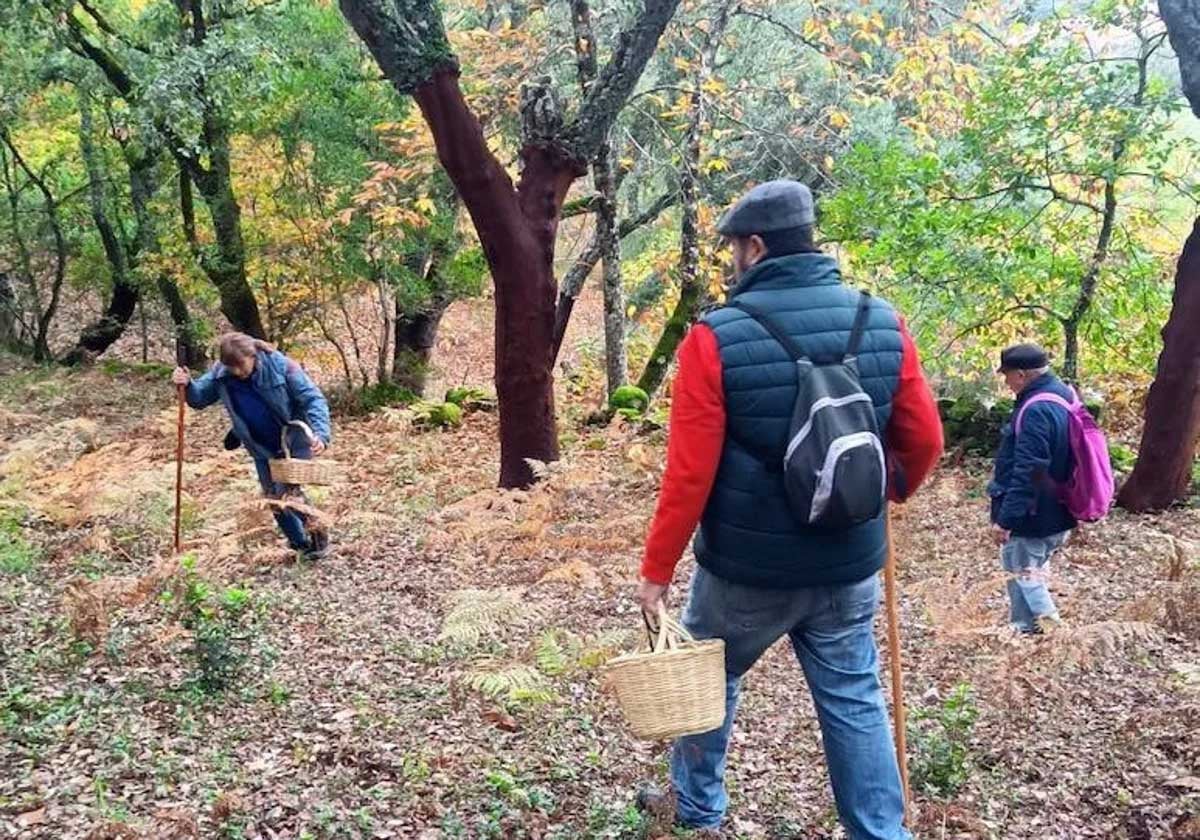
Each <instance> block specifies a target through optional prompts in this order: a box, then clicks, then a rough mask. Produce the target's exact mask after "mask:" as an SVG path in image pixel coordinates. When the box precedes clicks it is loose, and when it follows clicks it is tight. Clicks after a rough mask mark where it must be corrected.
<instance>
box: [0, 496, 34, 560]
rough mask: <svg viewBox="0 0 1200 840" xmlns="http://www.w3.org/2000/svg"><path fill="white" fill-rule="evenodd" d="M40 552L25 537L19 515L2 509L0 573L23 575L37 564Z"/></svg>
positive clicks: (0, 519) (0, 512)
mask: <svg viewBox="0 0 1200 840" xmlns="http://www.w3.org/2000/svg"><path fill="white" fill-rule="evenodd" d="M39 555H40V552H39V551H38V550H37V548H36V547H35V546H34V545H33V544H31V543H30V542H29V540H27V539H26V538H25V534H24V529H23V527H22V525H21V520H20V518H18V516H16V515H14V513H13V512H10V511H0V575H13V576H16V575H23V574H26V573H27V572H29V571H31V570H32V569H33V567H34V566H35V565H36V564H37V561H38V557H39Z"/></svg>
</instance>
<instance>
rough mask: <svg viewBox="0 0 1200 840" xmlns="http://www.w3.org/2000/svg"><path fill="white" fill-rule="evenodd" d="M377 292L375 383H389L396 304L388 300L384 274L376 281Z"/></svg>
mask: <svg viewBox="0 0 1200 840" xmlns="http://www.w3.org/2000/svg"><path fill="white" fill-rule="evenodd" d="M375 290H376V291H377V292H378V293H379V319H380V325H379V356H378V358H377V359H376V360H375V381H376V382H379V383H381V384H382V383H384V382H387V381H388V358H389V357H390V356H391V355H392V333H393V332H394V331H395V326H396V325H395V316H396V310H395V305H396V304H395V303H394V302H393V301H392V300H389V299H388V295H389V292H388V286H387V281H385V280H384V279H383V275H382V273H381V274H380V276H378V277H377V278H376V279H375Z"/></svg>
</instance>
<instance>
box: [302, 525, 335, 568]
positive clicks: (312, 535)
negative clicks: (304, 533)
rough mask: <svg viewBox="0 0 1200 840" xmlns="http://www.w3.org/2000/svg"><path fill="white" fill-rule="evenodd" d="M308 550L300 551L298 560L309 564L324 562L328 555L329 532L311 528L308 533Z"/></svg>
mask: <svg viewBox="0 0 1200 840" xmlns="http://www.w3.org/2000/svg"><path fill="white" fill-rule="evenodd" d="M308 541H309V546H308V548H302V549H300V552H299V554H300V559H301V560H308V561H310V562H312V561H316V560H324V559H325V558H326V557H327V556H328V555H329V532H328V531H326V530H325V529H324V528H313V529H312V530H310V531H309V532H308Z"/></svg>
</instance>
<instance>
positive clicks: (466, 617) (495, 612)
mask: <svg viewBox="0 0 1200 840" xmlns="http://www.w3.org/2000/svg"><path fill="white" fill-rule="evenodd" d="M524 594H525V592H524V590H523V589H463V590H460V591H458V592H454V593H452V594H451V595H450V597H449V598H448V601H449V603H450V612H449V613H448V614H447V615H446V618H445V620H444V621H443V622H442V632H441V633H440V634H439V635H438V640H439V641H444V642H450V643H451V644H456V645H461V646H464V647H470V646H473V645H477V644H478V643H479V641H480V639H482V638H483V637H485V636H488V637H493V638H494V637H496V636H498V635H499V634H500V631H501V630H502V629H503V628H504V627H507V626H510V625H513V624H519V623H522V622H524V621H525V620H526V619H527V618H528V617H529V616H530V614H531V610H530V608H529V606H528V605H527V604H526V603H525V602H524V600H523V598H524Z"/></svg>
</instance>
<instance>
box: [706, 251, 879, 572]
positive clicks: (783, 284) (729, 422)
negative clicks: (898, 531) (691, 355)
mask: <svg viewBox="0 0 1200 840" xmlns="http://www.w3.org/2000/svg"><path fill="white" fill-rule="evenodd" d="M731 299H733V300H743V301H746V302H747V303H750V304H752V305H753V306H756V307H759V308H761V309H764V310H766V311H767V312H769V313H770V314H771V316H772V318H774V319H775V320H776V321H777V322H778V323H779V325H780V326H781V327H782V328H783V329H784V330H786V331H787V333H788V334H789V335H790V336H792V337H793V338H795V339H796V341H797V342H798V343H799V344H800V346H801V347H802V348H804V351H805V354H806V355H807V356H808V357H809V358H811V359H813V360H814V361H818V362H819V361H821V360H822V359H823V358H840V357H841V355H842V353H843V352H844V351H845V349H846V345H847V343H848V342H849V339H850V327H851V326H852V325H853V323H854V315H855V311H856V309H857V307H858V302H859V292H858V291H857V290H855V289H851V288H848V287H847V286H844V285H842V282H841V275H840V273H839V272H838V267H837V261H836V260H834V259H833V258H832V257H829V256H826V255H824V254H815V253H814V254H792V255H790V256H785V257H779V258H777V259H770V260H766V261H765V262H762V263H759V264H758V265H756V266H754V267H753V268H752V269H751V270H750V271H748V272H746V274H745V276H744V277H743V279H742V282H741V283H740V284H739V285H738V287H737V288H736V289H735V290H734V292H733V294H732V297H731ZM703 322H704V323H705V324H707V325H708V326H709V327H711V328H712V330H713V332H714V333H715V334H716V338H717V344H718V345H719V347H720V352H721V366H722V371H723V377H724V387H725V414H726V432H725V446H724V449H723V450H722V453H721V463H720V467H719V469H718V471H717V479H716V483H715V484H714V486H713V489H712V492H711V493H710V494H709V498H708V504H707V506H706V507H705V510H704V517H703V519H702V520H701V523H700V530H699V532H698V533H697V535H696V542H695V551H696V560H697V562H699V564H700V565H701V566H703V567H704V568H705V569H707V570H708V571H710V572H712V573H713V574H715V575H717V576H718V577H721V578H724V579H725V580H729V581H733V582H734V583H741V584H745V585H749V586H759V587H764V588H772V589H795V588H799V587H804V586H821V585H829V584H839V583H851V582H854V581H859V580H862V579H863V578H866V577H868V576H870V575H872V574H874V573H875V572H877V571H879V569H880V568H882V566H883V561H884V556H885V554H886V551H887V546H886V534H885V526H884V516H883V515H881V516H880V517H879V518H877V519H875V520H873V521H871V522H866V523H863V524H862V525H858V526H856V527H854V528H851V529H849V530H846V531H840V532H837V533H821V532H815V531H811V530H804V529H802V528H801V527H800V525H799V523H798V522H797V520H796V517H795V516H794V514H793V513H792V512H791V510H790V509H789V507H788V502H787V496H786V494H785V491H784V485H783V475H782V473H781V472H780V471H779V469H778V468H777V467H776V462H775V461H774V460H773V461H772V462H771V464H770V465H768V464H767V463H764V461H763V459H762V457H761V453H763V452H764V451H765V452H778V453H779V458H780V459H782V456H783V450H784V446H785V443H786V440H787V432H788V423H789V421H790V419H791V415H792V408H793V403H794V401H795V399H796V366H795V365H794V364H793V363H792V361H791V360H790V359H789V357H788V355H787V353H786V352H785V351H784V349H783V348H782V347H780V346H779V344H778V343H777V342H776V341H775V340H774V339H773V338H771V336H770V335H769V334H768V333H767V331H766V330H765V329H764V328H763V327H761V326H760V325H759V324H758V323H757V322H755V321H754V320H753V319H752V318H751V317H750V316H749V315H747V314H746V313H745V312H742V311H741V310H738V309H734V308H731V307H728V306H726V307H722V308H721V309H717V310H715V311H713V312H711V313H709V314H708V315H707V316H705V318H704V319H703ZM902 355H903V344H902V341H901V336H900V325H899V321H898V320H897V317H896V313H895V311H894V310H893V309H892V307H891V306H890V305H889V304H887V303H886V302H884V301H882V300H879V299H877V298H873V299H872V306H871V310H870V314H869V317H868V319H867V324H866V329H865V330H864V332H863V338H862V344H861V345H860V347H859V352H858V369H859V374H860V376H861V381H862V386H863V390H865V391H866V392H867V394H869V395H870V397H871V400H872V402H873V403H874V404H875V412H876V417H877V419H878V421H879V429H880V433H881V435H882V433H883V432H884V430H885V429H886V428H887V422H888V418H889V417H890V416H891V407H892V397H893V395H894V394H895V392H896V387H897V385H898V383H899V379H900V364H901V357H902ZM884 443H885V445H886V440H885V441H884ZM748 447H754V449H755V450H756V451H751V449H750V448H748Z"/></svg>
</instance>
